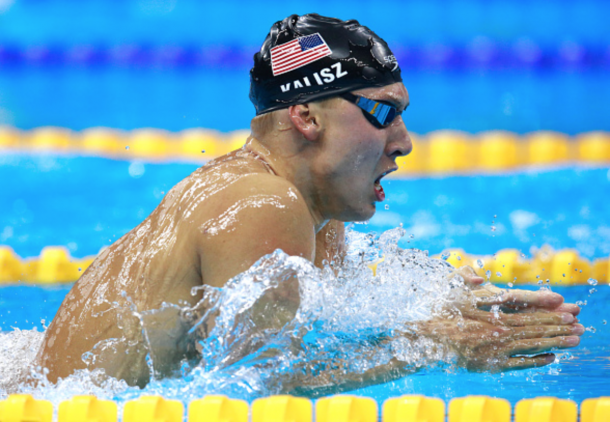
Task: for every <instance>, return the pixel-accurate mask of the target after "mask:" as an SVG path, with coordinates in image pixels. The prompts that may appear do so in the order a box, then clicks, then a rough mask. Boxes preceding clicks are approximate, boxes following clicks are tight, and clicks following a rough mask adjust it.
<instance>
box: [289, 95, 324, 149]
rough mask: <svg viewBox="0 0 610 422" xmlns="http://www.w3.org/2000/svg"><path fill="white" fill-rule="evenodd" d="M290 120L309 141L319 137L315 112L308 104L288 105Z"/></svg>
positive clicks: (319, 128)
mask: <svg viewBox="0 0 610 422" xmlns="http://www.w3.org/2000/svg"><path fill="white" fill-rule="evenodd" d="M288 116H289V117H290V121H292V124H293V125H294V127H295V129H296V130H298V131H299V132H300V133H301V134H302V135H303V136H304V137H305V139H307V140H308V141H310V142H315V141H317V140H318V138H319V137H320V133H321V127H320V122H319V119H318V118H317V116H316V113H315V112H314V110H313V109H312V107H311V106H310V104H296V105H293V106H290V107H288Z"/></svg>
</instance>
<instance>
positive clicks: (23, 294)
mask: <svg viewBox="0 0 610 422" xmlns="http://www.w3.org/2000/svg"><path fill="white" fill-rule="evenodd" d="M197 167H198V164H193V163H168V164H150V163H142V162H138V161H134V162H130V161H116V160H109V159H103V158H90V157H89V158H86V157H71V156H61V155H45V156H37V155H29V154H5V155H2V156H1V158H0V179H2V180H13V181H18V182H19V183H11V184H7V185H5V186H4V187H3V189H2V190H0V202H1V203H3V204H7V206H5V207H2V208H0V222H1V224H2V226H0V244H6V245H9V246H11V247H12V248H13V249H14V250H15V251H16V252H17V253H18V254H19V255H21V256H23V257H31V256H36V255H38V253H39V252H40V250H41V248H42V247H44V246H46V245H63V246H66V247H67V248H68V249H69V250H70V251H71V253H72V255H73V256H75V257H83V256H86V255H91V254H96V253H97V252H98V251H99V249H100V248H101V247H103V246H105V245H108V244H110V243H111V242H113V241H114V240H116V239H117V238H119V237H120V236H122V235H123V234H125V233H126V232H127V231H129V230H130V229H131V228H133V227H134V226H135V225H137V224H138V223H139V222H140V221H141V220H142V219H143V218H145V217H146V216H147V215H148V213H150V212H151V211H152V210H153V209H154V207H155V206H156V205H157V204H158V203H159V201H160V200H161V198H162V197H163V195H164V194H165V193H166V192H167V191H168V189H170V188H171V187H172V186H173V185H174V184H175V183H176V182H178V181H179V180H181V179H182V178H183V177H185V176H186V175H188V174H189V173H190V172H192V171H193V170H195V169H196V168H197ZM384 185H385V190H386V193H387V198H388V199H387V207H388V209H385V207H384V206H381V209H379V210H378V212H377V214H376V216H375V217H374V218H373V219H372V220H371V221H370V222H369V223H367V224H358V225H354V226H353V228H354V229H355V230H357V231H361V232H371V231H374V232H378V233H380V232H382V231H384V230H387V229H391V228H394V227H396V226H398V225H400V224H402V225H403V227H404V228H405V229H406V233H407V234H410V235H413V238H411V237H410V236H406V237H405V238H403V239H402V240H401V242H400V243H399V244H400V245H401V246H402V247H404V248H411V247H414V248H419V249H424V250H428V251H429V252H430V253H431V254H434V253H439V252H441V251H442V250H443V249H445V248H448V247H461V248H463V249H465V250H466V251H468V252H470V253H475V254H490V253H493V252H495V251H497V250H499V249H501V248H517V249H521V250H522V252H524V253H525V254H526V255H529V254H530V253H531V252H532V250H533V249H532V248H536V247H540V246H542V245H543V244H550V245H551V246H553V247H554V248H557V249H559V248H575V249H577V250H578V251H579V252H580V253H581V255H583V256H585V257H587V258H590V259H593V258H600V257H608V256H609V255H610V227H609V226H610V223H609V221H608V219H607V216H608V215H610V205H609V203H608V201H606V200H605V198H607V197H608V195H609V194H610V171H609V170H608V169H607V168H591V167H583V166H568V167H565V168H546V169H543V168H540V169H527V170H521V171H515V172H513V173H509V174H503V175H469V176H446V177H440V176H439V177H421V178H410V179H396V178H394V179H390V180H387V181H386V182H385V183H384ZM69 288H70V285H58V286H50V287H36V286H26V285H13V286H5V287H2V288H1V289H0V329H1V330H2V332H4V333H7V332H13V330H15V329H22V330H33V329H36V330H38V331H41V330H43V329H44V326H45V325H46V324H48V323H49V322H50V321H51V319H52V318H53V316H54V314H55V312H56V311H57V309H58V307H59V306H60V304H61V301H62V299H63V297H64V295H65V294H66V293H67V291H68V290H69ZM528 288H531V289H536V288H538V286H531V287H528ZM553 290H555V291H558V292H560V293H561V294H563V295H564V296H565V297H566V300H567V301H570V302H577V301H579V302H580V303H582V304H583V311H582V314H581V316H580V321H581V322H582V323H583V324H584V325H585V327H587V328H588V331H587V332H586V333H585V335H584V336H583V341H582V343H581V346H579V347H578V348H577V349H575V350H573V351H571V352H570V353H561V354H560V359H561V363H557V364H553V365H551V366H549V367H545V368H540V369H533V370H527V371H518V372H510V373H505V374H503V375H500V374H489V373H468V372H464V371H456V370H449V371H447V370H443V369H431V370H425V371H420V372H418V373H415V374H412V375H410V376H407V377H405V378H403V379H401V380H398V381H394V382H391V383H387V384H383V385H379V386H374V387H369V388H365V389H362V390H358V391H357V392H356V393H357V394H362V395H367V396H372V397H374V398H375V399H376V400H377V401H378V402H379V403H380V404H381V403H382V402H383V400H384V399H386V398H389V397H392V396H397V395H400V394H407V393H418V394H426V395H429V396H437V397H441V398H444V399H450V398H452V397H457V396H464V395H467V394H481V393H484V394H488V395H492V396H499V397H505V398H507V399H509V400H510V401H511V402H513V403H515V402H516V401H518V400H520V399H522V398H526V397H536V396H541V395H551V396H556V397H563V398H571V399H573V400H576V401H581V400H583V399H585V398H588V397H593V396H601V395H608V394H610V389H608V385H607V379H608V377H609V376H610V367H609V365H608V356H610V355H609V353H608V344H609V342H608V340H610V338H609V337H610V330H609V329H608V328H607V327H608V326H607V325H606V320H608V319H610V315H607V311H606V303H607V301H608V300H610V288H609V287H608V285H599V286H596V287H593V286H576V287H570V288H555V287H554V288H553ZM32 303H35V305H34V306H32V305H31V304H32ZM585 303H586V305H584V304H585ZM172 385H173V384H172V382H169V381H168V382H165V381H159V382H157V383H156V384H155V387H154V388H155V390H154V391H155V392H156V393H159V392H161V394H165V393H167V394H173V393H172V391H174V390H173V389H172V388H174V387H172ZM79 388H80V387H79ZM184 388H188V384H187V386H186V387H184ZM147 391H148V390H144V391H142V392H139V390H129V391H128V392H124V393H122V394H121V395H120V397H117V399H118V400H119V401H122V400H125V399H127V398H133V397H136V396H138V395H139V394H143V393H144V394H145V393H146V392H147ZM44 394H49V395H51V396H52V397H55V398H56V399H57V397H63V396H62V395H61V394H66V393H65V392H64V393H61V394H60V392H57V391H55V390H53V391H47V393H44ZM248 397H251V396H248V395H246V396H245V398H248Z"/></svg>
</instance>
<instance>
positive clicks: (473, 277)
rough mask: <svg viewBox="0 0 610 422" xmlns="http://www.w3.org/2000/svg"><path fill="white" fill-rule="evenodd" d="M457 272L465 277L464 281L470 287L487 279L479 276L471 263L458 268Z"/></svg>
mask: <svg viewBox="0 0 610 422" xmlns="http://www.w3.org/2000/svg"><path fill="white" fill-rule="evenodd" d="M457 272H458V273H459V274H460V275H461V276H462V277H463V278H464V283H465V284H466V285H467V286H468V287H475V286H479V285H481V284H483V282H484V281H485V279H484V278H483V277H480V276H478V275H477V274H476V273H475V271H474V269H473V268H472V267H471V266H469V265H464V266H463V267H460V268H458V270H457Z"/></svg>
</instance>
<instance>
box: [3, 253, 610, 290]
mask: <svg viewBox="0 0 610 422" xmlns="http://www.w3.org/2000/svg"><path fill="white" fill-rule="evenodd" d="M434 257H435V258H440V259H445V260H446V261H447V262H449V263H450V264H451V265H453V266H454V267H456V268H459V267H461V266H463V265H470V266H471V267H473V268H474V270H475V271H476V273H477V274H478V275H480V276H481V277H484V278H485V279H487V280H489V281H491V282H492V283H503V284H506V283H512V284H553V285H564V286H571V285H587V284H589V285H592V286H594V285H596V284H598V283H599V284H608V283H610V257H608V258H601V259H596V260H595V261H593V262H591V261H589V260H587V259H585V258H582V257H581V256H580V255H579V254H578V252H577V251H576V250H573V249H563V250H559V251H555V250H553V249H552V248H551V247H550V246H546V245H545V246H543V247H542V248H540V249H538V250H537V251H536V253H534V256H533V257H532V258H531V259H526V258H525V255H523V254H521V253H520V252H519V251H518V250H516V249H503V250H501V251H498V252H497V253H495V254H493V255H469V254H467V253H466V252H464V251H463V250H461V249H451V250H447V251H444V252H443V253H442V254H440V255H435V256H434ZM94 259H95V256H88V257H85V258H82V259H75V258H72V257H71V256H70V253H69V252H68V249H67V248H65V247H63V246H47V247H45V248H43V249H42V252H41V253H40V255H39V256H38V257H35V258H28V259H23V258H21V257H20V256H18V255H17V254H16V253H15V252H14V251H13V249H12V248H11V247H10V246H3V245H0V285H1V284H2V283H4V284H7V283H16V282H24V283H34V284H53V283H70V282H74V281H76V280H78V278H79V277H80V276H81V274H83V272H84V271H85V270H86V269H87V268H88V267H89V265H91V263H92V262H93V260H94ZM379 265H383V259H381V260H379V261H377V262H375V263H373V264H370V265H369V266H370V267H371V269H372V270H373V272H374V273H376V271H377V267H378V266H379Z"/></svg>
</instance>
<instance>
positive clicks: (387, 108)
mask: <svg viewBox="0 0 610 422" xmlns="http://www.w3.org/2000/svg"><path fill="white" fill-rule="evenodd" d="M341 97H343V98H345V99H346V100H348V101H350V102H352V103H354V104H356V105H357V106H358V107H360V109H362V114H364V117H366V118H367V120H368V121H369V122H371V124H373V125H374V126H375V127H378V128H380V129H382V128H384V127H387V126H389V125H390V123H392V122H393V121H394V119H395V118H396V116H399V115H400V114H401V113H402V111H398V110H397V109H396V107H394V106H393V105H390V104H386V103H383V102H380V101H375V100H371V99H369V98H365V97H360V96H358V95H354V94H351V93H349V92H347V93H344V94H341Z"/></svg>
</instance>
